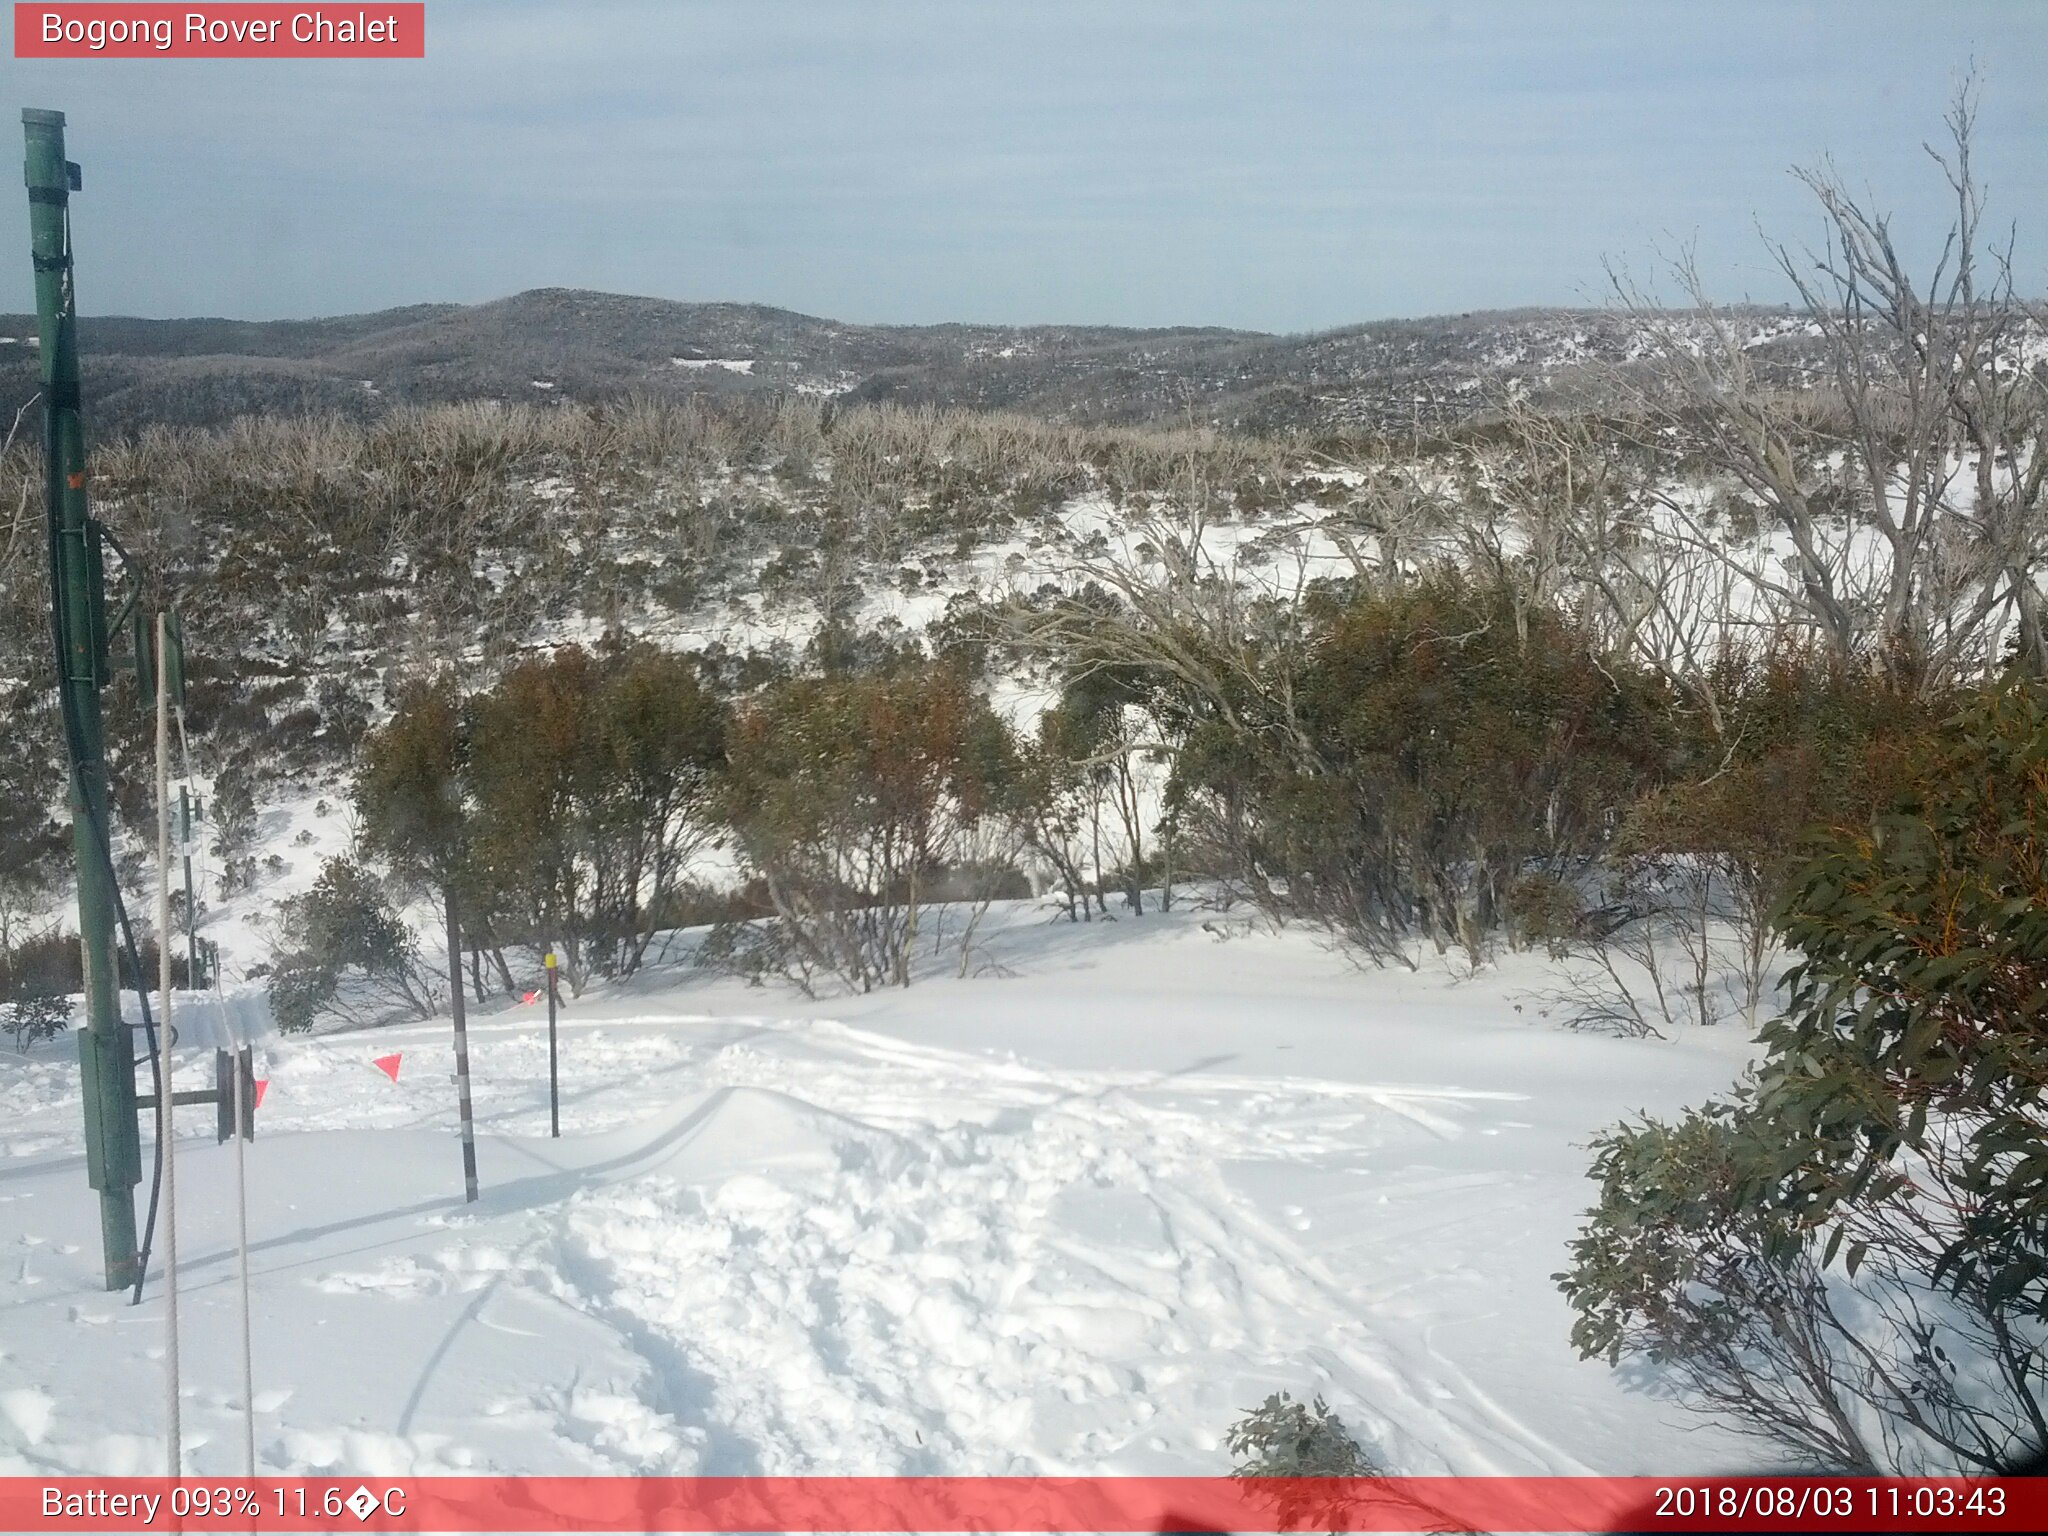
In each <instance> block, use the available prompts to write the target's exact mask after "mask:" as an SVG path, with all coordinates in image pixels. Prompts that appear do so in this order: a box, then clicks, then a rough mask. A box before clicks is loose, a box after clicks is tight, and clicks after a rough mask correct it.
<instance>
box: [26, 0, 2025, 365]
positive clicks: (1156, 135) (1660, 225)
mask: <svg viewBox="0 0 2048 1536" xmlns="http://www.w3.org/2000/svg"><path fill="white" fill-rule="evenodd" d="M374 8H375V7H374V5H372V6H371V7H370V9H372V10H374ZM9 10H10V11H11V7H10V8H9ZM4 24H5V25H8V26H9V27H10V28H11V25H12V22H11V18H10V19H9V20H8V21H7V22H5V23H4ZM2044 59H2048V4H2036V3H2033V0H1989V3H1964V0H1944V3H1941V4H1931V3H1924V0H1838V3H1827V4H1816V3H1804V4H1802V3H1795V0H1758V3H1740V4H1738V3H1715V0H1511V3H1500V4H1494V3H1482V0H1466V3H1458V0H1377V3H1376V0H1207V3H1205V0H1087V3H1071V0H989V3H984V0H935V3H930V4H926V3H897V0H818V3H798V0H735V3H727V0H573V3H572V0H429V4H428V7H427V57H426V58H425V59H424V60H412V61H397V60H379V61H368V60H363V61H356V60H349V61H336V60H321V61H283V60H262V61H244V60H194V59H146V60H91V61H72V60H63V61H45V60H20V59H16V58H14V57H12V48H11V46H10V48H9V49H8V50H7V53H6V55H4V56H0V71H4V78H5V81H6V89H5V90H4V91H0V107H4V108H5V109H6V115H7V119H8V122H7V126H6V131H8V132H10V133H11V132H14V131H16V130H15V129H14V127H13V124H14V123H15V122H16V121H18V112H17V111H16V109H17V108H18V107H21V106H38V107H55V108H58V109H60V110H62V111H64V112H65V113H66V114H67V116H68V118H69V123H70V130H69V132H70V140H69V146H70V147H69V153H70V156H71V158H72V159H74V160H77V161H80V162H81V163H82V164H83V166H84V168H85V191H84V193H83V194H82V195H81V196H80V197H78V198H77V199H75V200H74V204H73V219H74V232H75V239H76V242H77V249H78V261H79V293H80V307H81V309H82V310H83V311H84V312H85V313H88V314H141V315H158V316H173V315H226V316H232V317H239V318H250V319H262V318H277V317H298V316H310V315H321V314H340V313H353V312H360V311H364V310H372V309H379V308H384V307H387V306H392V305H398V304H408V303H420V302H427V301H439V300H453V301H458V302H475V301H480V300H485V299H490V298H496V297H500V296H503V295H506V294H510V293H515V292H518V291H520V290H522V289H526V288H533V287H541V286H566V287H578V288H596V289H603V290H609V291H613V292H622V293H637V294H650V295H657V296H660V297H664V298H674V299H688V300H738V301H749V302H757V303H765V304H774V305H779V306H783V307H786V308H791V309H797V310H802V311H805V312H807V313H810V314H816V315H825V316H829V317H832V318H835V319H841V320H848V321H856V322H865V323H934V322H942V321H949V320H959V321H979V322H991V323H1072V324H1084V323H1085V324H1119V325H1226V326H1236V327H1241V328H1244V329H1250V330H1261V331H1278V332H1300V331H1311V330H1319V329H1323V328H1327V327H1332V326H1338V325H1343V324H1347V323H1354V322H1360V321H1366V320H1373V319H1384V318H1390V317H1395V316H1409V315H1427V314H1442V313H1450V312H1461V311H1466V310H1473V309H1496V308H1508V307H1514V306H1519V305H1557V304H1599V303H1601V302H1603V301H1604V299H1605V297H1606V292H1607V288H1606V283H1607V280H1606V277H1605V275H1604V274H1605V271H1606V270H1607V268H1608V267H1609V266H1610V265H1613V266H1619V267H1621V268H1624V269H1626V270H1628V271H1629V272H1631V273H1634V274H1637V275H1639V276H1641V277H1643V278H1645V279H1653V278H1654V275H1655V273H1656V271H1657V270H1658V268H1659V264H1660V260H1661V259H1662V257H1663V256H1664V255H1666V254H1668V253H1670V252H1672V251H1674V250H1677V249H1679V248H1682V247H1684V246H1687V245H1691V246H1693V247H1694V248H1695V249H1696V250H1697V253H1698V259H1699V263H1700V266H1701V268H1702V270H1703V271H1704V273H1705V274H1706V277H1707V280H1708V283H1709V285H1710V286H1711V288H1712V289H1713V291H1714V293H1715V294H1716V296H1718V297H1720V298H1723V299H1728V300H1736V299H1742V298H1752V299H1756V300H1759V301H1777V300H1780V299H1783V298H1784V297H1785V296H1786V291H1785V284H1784V280H1783V278H1782V276H1780V275H1779V274H1777V273H1776V272H1775V271H1774V269H1773V268H1772V266H1771V263H1770V260H1769V257H1768V253H1767V251H1766V248H1765V245H1764V243H1763V239H1762V235H1761V234H1760V233H1759V231H1760V230H1762V231H1764V232H1768V233H1769V234H1770V235H1772V236H1774V237H1777V238H1780V239H1783V240H1787V241H1791V242H1795V243H1799V242H1808V241H1811V240H1813V239H1816V238H1817V237H1818V235H1819V233H1820V225H1819V221H1818V218H1817V215H1816V212H1815V209H1814V205H1813V203H1812V199H1811V197H1810V195H1809V194H1808V193H1807V192H1806V191H1805V190H1804V189H1803V188H1802V187H1800V186H1799V184H1798V183H1797V182H1796V181H1795V180H1794V179H1793V177H1792V176H1791V174H1790V172H1791V169H1792V167H1794V166H1796V165H1811V164H1814V163H1816V162H1818V161H1820V160H1821V159H1822V158H1823V157H1825V156H1828V155H1832V156H1833V157H1834V159H1835V161H1836V163H1837V164H1838V166H1839V167H1840V170H1841V172H1842V174H1843V175H1844V177H1845V178H1846V179H1847V180H1848V181H1849V183H1850V184H1851V185H1852V186H1854V187H1856V188H1858V189H1859V190H1860V189H1865V188H1867V189H1868V190H1869V192H1870V194H1871V195H1872V197H1873V198H1874V200H1875V201H1876V202H1877V204H1878V205H1880V206H1882V207H1886V208H1889V209H1892V210H1894V211H1895V213H1896V216H1897V228H1898V230H1899V233H1900V236H1901V239H1902V242H1903V243H1904V245H1905V246H1906V248H1907V249H1908V250H1909V251H1910V252H1913V253H1915V254H1916V255H1918V256H1919V257H1921V258H1923V259H1925V258H1927V257H1929V256H1931V254H1932V253H1933V252H1934V251H1935V250H1936V249H1938V245H1939V237H1940V235H1941V233H1942V231H1943V230H1944V229H1945V228H1946V221H1947V216H1948V208H1947V205H1946V204H1945V202H1944V196H1945V187H1944V184H1943V182H1942V180H1941V176H1940V172H1939V170H1938V168H1937V167H1935V166H1934V165H1933V163H1932V162H1931V161H1929V159H1928V158H1927V155H1926V153H1925V151H1924V150H1923V148H1922V144H1923V141H1925V140H1927V139H1930V138H1934V137H1938V136H1939V135H1940V134H1941V132H1942V113H1943V110H1944V108H1945V106H1946V104H1947V102H1948V99H1949V97H1950V96H1951V94H1952V92H1953V91H1954V89H1955V87H1956V84H1957V82H1958V80H1959V78H1960V77H1961V76H1962V75H1963V73H1964V72H1965V71H1967V70H1968V69H1970V68H1971V66H1972V64H1973V62H1974V64H1975V66H1976V68H1977V70H1978V73H1979V76H1980V95H1981V111H1980V119H1979V128H1978V143H1977V160H1978V166H1979V169H1980V172H1981V174H1982V176H1983V178H1984V180H1985V181H1986V183H1987V184H1988V187H1989V193H1990V207H1989V212H1990V215H1991V217H1992V218H1993V219H1994V220H1996V221H1999V222H2011V221H2017V224H2018V241H2017V246H2016V256H2017V261H2016V266H2017V267H2018V269H2019V277H2020V281H2021V284H2022V286H2023V287H2025V288H2027V289H2028V290H2029V291H2030V292H2034V293H2042V292H2048V213H2043V210H2044V209H2048V84H2044V83H2043V76H2042V72H2041V68H2040V65H2041V61H2042V60H2044ZM27 243H28V237H27V213H26V203H25V201H24V199H23V198H22V197H21V196H20V195H19V193H17V194H15V195H13V196H7V195H5V194H4V191H0V310H23V309H26V308H29V307H30V305H31V303H32V298H31V287H30V270H29V263H28V251H27ZM9 251H12V252H14V253H16V257H17V259H15V260H12V261H8V260H5V259H4V256H5V253H6V252H9Z"/></svg>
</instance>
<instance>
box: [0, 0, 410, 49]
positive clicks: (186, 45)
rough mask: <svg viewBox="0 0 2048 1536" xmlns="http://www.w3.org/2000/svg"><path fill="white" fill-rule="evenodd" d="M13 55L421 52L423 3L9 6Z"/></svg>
mask: <svg viewBox="0 0 2048 1536" xmlns="http://www.w3.org/2000/svg"><path fill="white" fill-rule="evenodd" d="M14 56H15V57H16V58H17V59H423V58H425V57H426V56H427V8H426V6H425V5H424V4H419V3H414V4H402V5H401V4H379V3H376V0H371V3H369V4H362V3H358V4H355V5H271V4H257V5H108V4H99V3H93V4H84V3H80V4H65V3H62V0H59V3H55V4H47V5H22V4H17V5H16V6H15V7H14Z"/></svg>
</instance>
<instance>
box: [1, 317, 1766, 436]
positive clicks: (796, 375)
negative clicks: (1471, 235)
mask: <svg viewBox="0 0 2048 1536" xmlns="http://www.w3.org/2000/svg"><path fill="white" fill-rule="evenodd" d="M1759 319H1760V321H1761V322H1762V324H1763V326H1764V328H1765V329H1775V330H1778V331H1779V332H1780V335H1781V337H1783V338H1784V339H1787V340H1790V339H1792V337H1793V335H1794V332H1795V329H1796V327H1795V326H1794V325H1793V323H1792V322H1791V321H1790V320H1789V319H1786V320H1772V319H1768V318H1766V317H1763V316H1761V315H1759ZM33 331H34V326H33V322H32V319H31V317H28V316H25V315H0V337H7V338H10V339H9V340H6V341H4V342H0V407H4V408H5V409H6V411H7V413H8V415H9V416H10V417H11V416H12V413H13V411H14V409H15V408H16V407H18V406H19V404H20V403H21V402H22V401H24V400H26V399H28V398H29V397H30V396H31V395H32V394H33V393H34V390H35V370H34V347H33V344H32V342H31V341H30V340H28V338H31V337H32V335H33ZM81 339H82V342H83V349H84V355H85V365H86V373H87V386H88V392H89V395H90V397H91V420H92V422H93V425H94V427H95V429H96V430H97V431H100V432H117V431H124V430H133V429H135V428H138V427H141V426H144V425H148V424H150V423H153V422H165V423H210V422H219V421H225V420H228V419H230V418H232V417H234V416H236V415H240V414H246V413H287V414H289V413H298V412H304V411H314V410H331V411H339V412H342V413H344V414H348V415H356V416H368V415H374V414H376V413H377V412H379V411H382V410H384V409H386V408H388V407H390V406H391V405H394V404H397V403H401V402H418V403H427V402H436V401H447V400H461V399H479V398H498V399H513V400H540V399H547V398H555V399H579V400H591V399H601V398H604V397H607V396H612V395H619V394H630V393H650V392H651V393H657V394H677V393H690V392H697V391H706V390H709V391H718V392H736V391H760V390H768V391H776V390H783V391H791V392H795V393H801V394H806V395H813V396H845V397H847V398H849V399H852V400H875V401H880V400H893V401H901V402H905V403H917V404H925V403H929V404H941V405H959V406H966V407H971V408H977V409H1010V410H1019V411H1025V412H1029V413H1032V414H1035V415H1041V416H1047V417H1052V418H1056V419H1062V420H1073V421H1083V422H1132V423H1137V422H1169V421H1176V420H1181V419H1185V418H1186V417H1188V416H1190V415H1192V416H1193V417H1195V418H1196V419H1198V420H1201V421H1205V422H1209V423H1213V424H1215V425H1218V426H1223V427H1231V428H1242V429H1252V430H1262V431H1271V430H1285V429H1292V428H1314V429H1331V428H1341V427H1355V426H1379V427H1386V426H1393V425H1399V424H1405V423H1407V422H1409V421H1410V420H1416V419H1420V420H1425V421H1440V420H1443V419H1445V418H1453V419H1455V418H1458V417H1461V416H1464V415H1466V414H1469V413H1470V412H1471V411H1472V410H1473V409H1475V408H1477V407H1478V406H1479V405H1480V404H1481V403H1483V402H1484V401H1485V400H1487V399H1489V398H1491V397H1492V395H1493V394H1494V393H1495V392H1496V391H1497V390H1498V389H1499V388H1500V387H1502V386H1504V385H1505V384H1506V383H1507V382H1508V381H1510V380H1520V381H1521V382H1523V383H1524V384H1531V385H1535V386H1537V387H1543V386H1547V385H1555V384H1556V383H1558V381H1559V380H1560V379H1561V378H1566V377H1568V376H1569V375H1570V374H1571V373H1572V372H1573V371H1574V370H1575V369H1577V368H1579V367H1581V366H1582V365H1583V364H1585V363H1587V362H1590V361H1595V360H1601V361H1609V362H1612V361H1618V360H1623V359H1625V358H1626V357H1628V356H1629V355H1631V354H1632V351H1633V347H1634V338H1633V336H1632V333H1631V330H1630V327H1629V324H1628V322H1627V320H1626V319H1625V318H1624V317H1622V316H1619V315H1615V314H1611V313H1604V312H1596V311H1569V310H1519V311H1502V312H1496V313H1486V314H1473V315H1459V316H1446V317H1440V318H1436V319H1424V320H1395V321H1385V322H1379V323H1375V324H1370V325H1361V326H1352V327H1346V328H1344V329H1341V330H1334V331H1326V332H1321V333H1318V334H1314V335H1307V336H1270V335H1265V334H1262V333H1258V332H1251V331H1232V330H1224V329H1218V328H1213V327H1211V328H1202V327H1179V328H1171V329H1161V330H1135V329H1128V328H1121V327H1115V326H1001V325H965V324H957V325H931V326H887V325H852V324H844V323H841V322H838V321H833V320H825V319H819V318H817V317H815V316H811V315H803V314H798V313H796V312H794V311H791V310H785V309H774V308H770V307H768V306H765V305H758V304H723V303H720V304H690V303H680V302H676V301H673V300H667V299H650V298H637V297H632V296H628V295H620V294H606V293H593V292H589V291H586V290H581V289H567V288H540V289H534V290H532V291H530V292H526V293H521V294H516V295H514V296H512V297H510V298H505V299H497V300H493V301H491V302H489V303H485V304H471V305H456V304H420V305H412V306H408V307H406V308H402V309H391V310H382V311H379V312H377V313H374V314H366V315H344V316H336V317H333V318H329V319H318V320H272V321H247V320H220V319H194V320H141V319H132V318H126V317H112V316H109V317H89V318H86V319H85V320H83V321H82V322H81Z"/></svg>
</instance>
